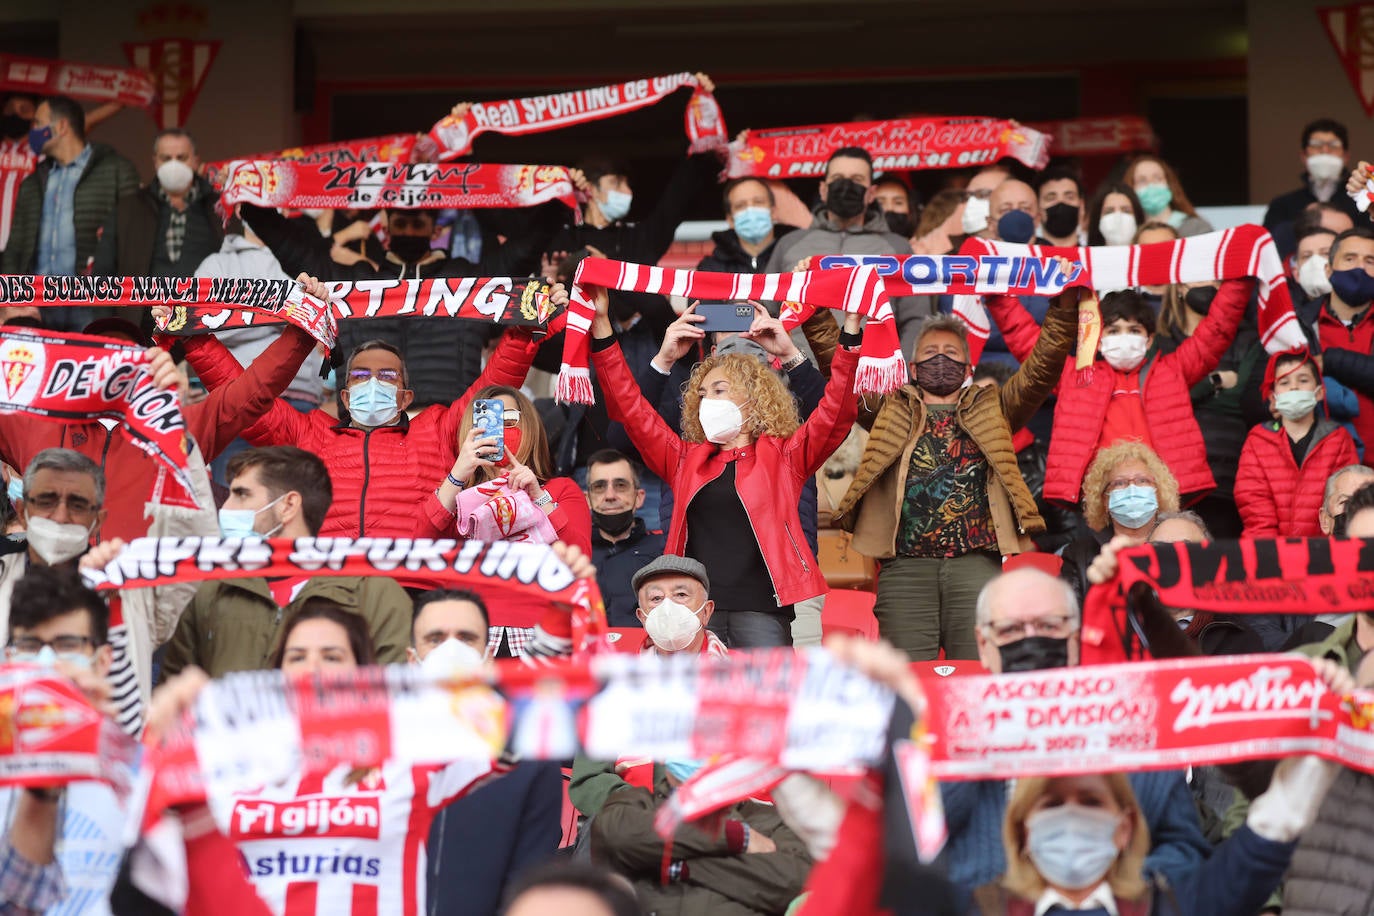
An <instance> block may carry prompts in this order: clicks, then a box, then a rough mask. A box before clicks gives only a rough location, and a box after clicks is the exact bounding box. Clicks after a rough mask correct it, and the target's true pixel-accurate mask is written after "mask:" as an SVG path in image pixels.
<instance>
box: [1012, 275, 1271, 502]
mask: <svg viewBox="0 0 1374 916" xmlns="http://www.w3.org/2000/svg"><path fill="white" fill-rule="evenodd" d="M1252 285H1253V284H1252V282H1251V281H1249V280H1227V281H1226V282H1224V283H1222V284H1221V288H1220V289H1218V290H1217V296H1216V299H1214V300H1213V301H1212V307H1211V309H1210V310H1209V311H1208V313H1207V317H1205V318H1203V319H1202V323H1201V324H1199V325H1198V327H1197V330H1196V331H1194V332H1193V335H1192V336H1191V337H1189V338H1188V339H1187V340H1185V341H1184V342H1183V343H1181V344H1179V347H1178V349H1177V350H1175V351H1174V352H1172V353H1166V354H1164V355H1162V356H1161V355H1159V354H1158V353H1153V354H1152V355H1150V356H1147V357H1146V359H1145V363H1144V365H1142V366H1141V368H1140V388H1141V398H1142V399H1143V400H1144V402H1145V419H1146V422H1147V423H1148V424H1149V431H1150V446H1151V447H1152V448H1153V449H1154V450H1155V452H1156V453H1157V454H1158V455H1159V457H1160V458H1161V459H1163V461H1164V463H1165V464H1167V465H1168V466H1169V470H1170V471H1172V472H1173V474H1174V477H1176V478H1177V479H1178V491H1179V498H1180V502H1181V503H1182V504H1183V505H1188V504H1190V503H1192V502H1195V501H1197V500H1199V499H1201V498H1202V497H1203V496H1205V495H1207V492H1208V491H1209V490H1211V489H1212V488H1213V487H1215V486H1216V481H1215V480H1213V479H1212V471H1211V469H1210V468H1208V467H1207V448H1206V446H1205V445H1204V444H1203V442H1202V430H1200V429H1198V425H1197V419H1196V418H1195V417H1194V416H1193V402H1192V400H1191V399H1190V398H1189V396H1188V389H1190V388H1192V387H1193V386H1194V385H1196V384H1197V383H1198V382H1200V381H1202V379H1204V378H1205V377H1206V376H1207V373H1209V372H1211V371H1212V370H1213V369H1215V368H1216V367H1217V363H1218V362H1220V360H1221V357H1222V355H1223V354H1225V352H1226V348H1227V347H1229V346H1230V345H1231V341H1232V339H1234V338H1235V336H1236V328H1237V327H1239V326H1240V320H1241V317H1242V316H1243V315H1244V314H1245V305H1246V303H1247V302H1249V301H1250V289H1251V286H1252ZM987 303H988V311H989V312H990V313H991V315H992V317H993V320H995V321H996V322H997V326H998V327H999V328H1000V329H1001V331H1002V337H1003V338H1004V339H1005V340H1006V342H1007V347H1008V349H1010V350H1011V352H1012V355H1014V356H1015V357H1016V358H1017V359H1020V360H1024V359H1025V358H1026V356H1027V355H1028V354H1029V353H1030V351H1031V348H1032V347H1034V346H1035V341H1036V338H1037V337H1039V335H1040V326H1039V325H1037V324H1036V323H1035V319H1034V318H1032V317H1031V316H1030V314H1029V313H1028V312H1026V310H1025V307H1024V306H1022V305H1021V303H1020V302H1019V301H1018V300H1017V299H1016V298H1015V297H1014V296H989V297H988V299H987ZM1116 374H1117V373H1116V370H1115V369H1113V368H1112V367H1111V366H1110V365H1108V363H1107V361H1106V360H1104V359H1102V358H1101V357H1099V358H1098V359H1096V360H1095V361H1094V362H1093V367H1092V380H1091V381H1090V382H1088V383H1087V384H1080V383H1079V381H1078V370H1077V369H1075V368H1074V357H1072V356H1070V357H1069V358H1068V359H1067V360H1065V362H1064V374H1063V375H1062V376H1061V377H1060V379H1059V389H1058V394H1059V401H1058V404H1057V405H1056V406H1055V409H1054V436H1053V437H1052V438H1051V439H1050V453H1049V458H1048V459H1047V462H1046V466H1045V490H1044V493H1045V498H1046V499H1050V500H1054V501H1055V502H1057V503H1061V504H1067V505H1070V506H1076V505H1077V504H1078V501H1079V498H1080V495H1081V490H1082V485H1083V476H1084V475H1085V474H1087V472H1088V465H1089V464H1091V463H1092V460H1093V458H1094V456H1096V455H1097V445H1098V440H1099V439H1100V438H1101V437H1102V422H1103V417H1105V416H1106V413H1107V405H1108V404H1109V403H1111V400H1112V391H1113V390H1114V389H1115V387H1116Z"/></svg>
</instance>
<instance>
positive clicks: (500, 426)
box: [472, 398, 506, 461]
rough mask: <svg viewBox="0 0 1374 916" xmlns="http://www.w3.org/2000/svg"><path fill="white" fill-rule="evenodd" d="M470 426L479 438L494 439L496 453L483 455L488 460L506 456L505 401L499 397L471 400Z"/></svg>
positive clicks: (498, 459) (496, 459)
mask: <svg viewBox="0 0 1374 916" xmlns="http://www.w3.org/2000/svg"><path fill="white" fill-rule="evenodd" d="M472 428H473V429H475V430H477V438H479V439H495V440H496V454H495V455H483V456H482V457H484V458H487V459H488V460H490V461H500V460H501V459H502V458H504V457H505V456H506V402H505V401H503V400H501V399H500V398H479V399H478V400H476V401H473V402H472Z"/></svg>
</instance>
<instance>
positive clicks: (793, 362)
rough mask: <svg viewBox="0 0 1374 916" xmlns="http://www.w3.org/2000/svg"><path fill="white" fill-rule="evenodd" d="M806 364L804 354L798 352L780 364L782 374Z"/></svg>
mask: <svg viewBox="0 0 1374 916" xmlns="http://www.w3.org/2000/svg"><path fill="white" fill-rule="evenodd" d="M804 362H806V354H805V353H803V352H802V351H800V350H798V351H797V352H796V353H795V354H794V355H793V356H792V357H791V358H790V359H788V360H787V362H785V363H783V364H782V371H783V372H791V371H792V370H793V369H795V368H797V367H798V366H800V365H801V364H802V363H804Z"/></svg>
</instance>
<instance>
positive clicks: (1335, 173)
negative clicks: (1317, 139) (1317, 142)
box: [1307, 153, 1345, 182]
mask: <svg viewBox="0 0 1374 916" xmlns="http://www.w3.org/2000/svg"><path fill="white" fill-rule="evenodd" d="M1344 171H1345V160H1344V159H1342V158H1341V157H1340V156H1333V155H1331V154H1330V153H1318V154H1317V155H1315V156H1308V157H1307V174H1309V175H1311V176H1312V180H1313V181H1322V182H1325V181H1335V180H1336V179H1337V178H1340V177H1341V173H1342V172H1344Z"/></svg>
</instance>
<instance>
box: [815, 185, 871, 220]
mask: <svg viewBox="0 0 1374 916" xmlns="http://www.w3.org/2000/svg"><path fill="white" fill-rule="evenodd" d="M867 195H868V188H865V187H864V186H863V185H861V184H859V183H858V182H857V181H854V180H852V179H849V178H836V179H835V180H834V181H832V182H830V184H829V186H828V187H827V189H826V192H825V209H827V210H829V211H830V212H831V213H833V214H835V216H836V217H837V218H839V219H853V218H854V217H856V216H858V215H859V214H860V213H862V212H864V197H866V196H867Z"/></svg>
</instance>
